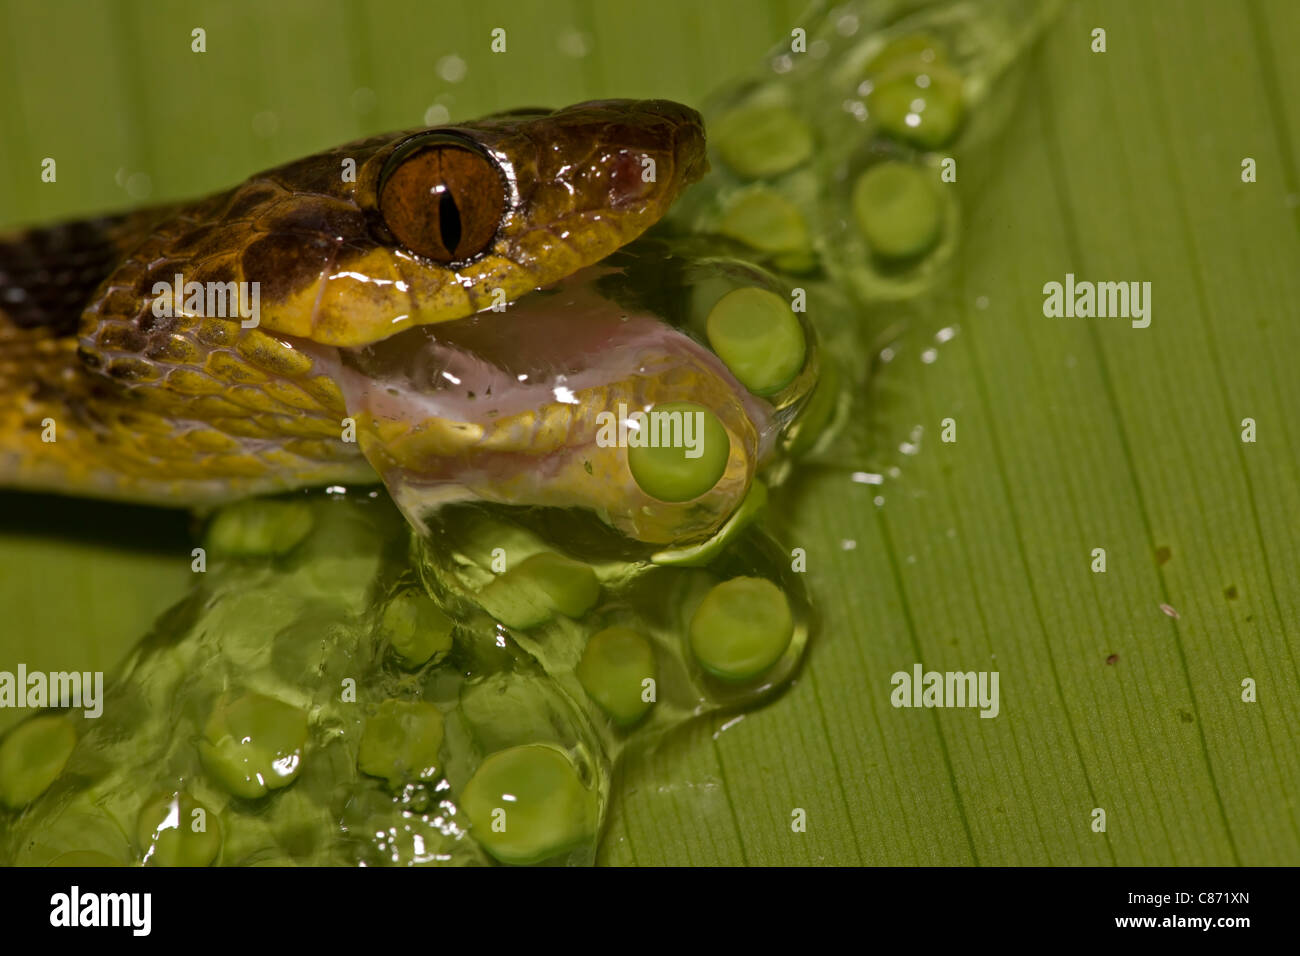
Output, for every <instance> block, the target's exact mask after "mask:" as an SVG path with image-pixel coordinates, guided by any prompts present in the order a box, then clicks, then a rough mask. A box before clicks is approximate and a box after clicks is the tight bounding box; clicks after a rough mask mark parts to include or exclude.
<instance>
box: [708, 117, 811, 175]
mask: <svg viewBox="0 0 1300 956" xmlns="http://www.w3.org/2000/svg"><path fill="white" fill-rule="evenodd" d="M713 141H714V144H715V145H716V146H717V149H718V155H719V156H721V157H722V161H723V162H724V163H726V164H727V165H728V166H729V167H731V169H732V170H733V171H734V172H735V173H736V174H737V175H739V176H742V177H744V178H746V179H758V178H760V177H763V176H776V175H779V174H781V173H785V172H789V171H790V170H791V169H794V168H795V167H796V166H798V165H800V164H801V163H804V162H806V161H807V160H808V158H809V157H810V156H812V152H813V134H812V128H811V127H810V126H809V125H808V124H807V123H806V122H805V121H804V119H803V118H802V117H801V116H799V114H798V113H796V112H795V111H794V110H792V109H790V108H789V107H786V106H776V105H762V104H750V105H747V106H739V107H736V108H735V109H733V110H731V111H730V112H728V113H726V114H724V115H723V116H722V117H721V118H720V119H719V120H718V121H717V124H716V126H715V129H714V132H713Z"/></svg>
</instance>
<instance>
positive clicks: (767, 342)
mask: <svg viewBox="0 0 1300 956" xmlns="http://www.w3.org/2000/svg"><path fill="white" fill-rule="evenodd" d="M706 328H707V332H708V337H709V345H710V347H712V349H713V351H714V352H716V353H717V355H718V358H720V359H722V361H723V362H724V363H726V366H727V368H729V369H730V370H731V374H733V375H735V376H736V378H738V379H739V380H740V383H741V384H742V385H744V386H745V387H746V388H747V389H749V390H750V391H751V392H753V393H754V394H755V395H764V396H766V395H773V394H775V393H776V392H779V391H781V389H783V388H785V386H787V385H789V384H790V382H791V381H792V380H793V379H794V377H795V376H796V375H798V374H799V370H800V369H802V368H803V363H804V359H805V358H806V357H807V354H808V345H807V340H806V339H805V338H804V333H803V327H802V326H801V325H800V324H799V320H798V319H797V318H796V317H795V314H794V312H793V311H791V309H790V303H789V302H787V301H786V300H785V299H782V298H781V297H780V296H779V295H777V294H776V293H775V292H769V291H768V290H767V289H759V288H745V289H735V290H733V291H731V292H728V293H727V294H726V295H724V296H723V297H722V298H721V299H719V300H718V302H717V304H716V305H714V306H713V309H712V310H711V311H710V312H709V317H708V320H707V322H706Z"/></svg>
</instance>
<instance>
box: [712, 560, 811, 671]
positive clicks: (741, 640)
mask: <svg viewBox="0 0 1300 956" xmlns="http://www.w3.org/2000/svg"><path fill="white" fill-rule="evenodd" d="M793 636H794V620H793V618H792V617H791V614H790V602H789V601H788V600H787V599H786V596H785V592H783V591H782V590H781V589H780V588H779V587H777V586H776V585H775V584H773V583H772V582H771V581H768V580H766V579H765V578H748V577H740V578H732V579H731V580H729V581H724V582H722V583H721V584H718V585H715V586H714V588H713V589H712V590H711V591H709V593H708V594H706V595H705V596H704V600H703V601H701V602H700V606H699V607H698V608H696V609H695V614H694V615H693V616H692V617H691V623H690V644H691V653H692V654H694V655H695V659H696V660H697V661H699V662H700V666H701V667H703V668H704V669H705V670H706V671H708V672H709V673H710V674H712V675H713V676H714V677H717V678H720V679H722V680H725V681H746V680H752V679H753V678H755V677H758V676H759V675H761V674H763V673H764V672H765V671H767V670H768V669H769V668H771V666H772V665H773V664H775V663H776V662H777V661H778V660H780V658H781V655H782V654H784V653H785V649H786V648H787V647H789V646H790V639H791V637H793Z"/></svg>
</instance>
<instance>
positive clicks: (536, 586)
mask: <svg viewBox="0 0 1300 956" xmlns="http://www.w3.org/2000/svg"><path fill="white" fill-rule="evenodd" d="M479 598H480V600H482V602H483V606H484V607H485V608H487V610H488V612H489V613H491V614H492V616H493V617H495V618H497V619H498V620H499V621H501V622H502V623H503V624H505V625H506V626H507V627H516V628H520V629H523V628H530V627H536V626H537V625H539V624H543V623H545V622H546V621H549V620H551V619H552V618H554V617H555V615H556V614H557V613H558V614H563V615H565V616H566V617H572V618H579V617H582V616H583V615H584V614H586V613H587V612H588V611H589V610H591V608H592V607H593V606H594V605H595V604H596V602H597V601H598V600H600V580H599V579H598V578H597V577H596V572H595V571H593V570H592V569H591V566H590V565H587V564H584V563H582V562H581V561H575V560H573V559H572V558H566V557H565V556H564V555H562V554H555V553H554V552H551V551H542V552H540V553H538V554H534V555H532V556H531V557H528V558H525V559H524V560H523V561H520V562H519V564H518V565H516V566H515V567H513V568H510V569H509V570H508V571H506V572H504V573H503V574H501V575H499V576H498V577H497V578H496V579H495V580H493V581H492V582H491V583H490V584H488V585H487V586H486V587H484V588H483V589H482V590H481V591H480V592H479Z"/></svg>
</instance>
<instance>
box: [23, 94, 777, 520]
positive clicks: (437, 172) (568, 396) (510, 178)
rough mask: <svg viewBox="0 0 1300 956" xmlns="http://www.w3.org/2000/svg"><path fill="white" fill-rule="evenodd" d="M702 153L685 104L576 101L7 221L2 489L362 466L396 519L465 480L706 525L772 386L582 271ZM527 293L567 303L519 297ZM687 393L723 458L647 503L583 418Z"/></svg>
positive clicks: (236, 482) (531, 499)
mask: <svg viewBox="0 0 1300 956" xmlns="http://www.w3.org/2000/svg"><path fill="white" fill-rule="evenodd" d="M707 165H708V163H707V159H706V151H705V137H704V127H703V123H702V121H701V119H700V116H699V114H698V113H697V112H696V111H694V110H693V109H690V108H688V107H686V106H682V105H679V104H677V103H673V102H670V101H666V100H642V101H633V100H603V101H592V102H586V103H580V104H577V105H574V106H571V107H568V108H565V109H560V110H555V111H544V110H515V111H511V112H508V113H502V114H497V115H494V116H490V117H487V118H484V119H481V120H478V121H474V122H464V123H458V124H455V125H446V126H440V127H432V128H424V129H416V130H406V131H402V132H398V133H393V134H386V135H380V136H373V137H369V138H366V139H361V140H358V141H356V142H351V143H347V144H344V145H341V146H338V147H336V148H333V149H330V150H326V151H324V152H321V153H318V154H316V155H313V156H309V157H307V158H304V159H300V160H297V161H294V162H291V163H288V164H286V165H283V166H280V167H278V168H275V169H271V170H269V171H266V172H262V173H259V174H257V175H254V176H252V177H250V178H249V179H247V180H246V181H244V182H243V183H241V184H240V185H238V186H236V187H235V188H233V189H230V190H227V191H223V192H220V193H217V194H215V195H212V196H209V197H206V198H203V199H201V200H198V201H195V202H189V203H178V204H171V205H163V206H156V207H150V208H146V209H142V210H138V211H135V212H131V213H128V214H125V215H119V216H112V217H101V218H94V219H84V220H78V221H74V222H70V223H63V224H60V225H56V226H52V227H46V228H40V229H32V230H26V231H23V232H19V233H16V234H11V235H7V236H5V237H4V238H3V239H0V394H5V395H7V396H9V397H10V400H9V401H8V402H7V403H5V408H4V409H3V411H0V485H4V486H8V487H13V488H20V489H28V490H40V491H46V492H57V493H62V494H69V495H82V496H91V497H97V498H106V499H112V500H118V501H130V502H146V503H150V504H161V505H166V506H175V507H204V506H215V505H219V504H221V503H224V502H228V501H231V500H235V499H239V498H243V497H247V496H250V495H263V494H274V493H278V492H288V491H292V490H294V489H300V488H304V487H308V486H331V485H349V484H353V483H364V482H376V481H378V480H379V479H380V478H381V477H382V478H383V480H384V481H385V482H387V483H388V485H389V488H390V490H391V491H392V492H393V495H394V498H395V500H397V502H398V504H399V505H401V506H402V507H403V510H405V511H407V513H408V515H409V516H410V517H411V518H412V521H413V522H416V523H418V522H419V521H420V518H419V515H420V513H421V511H422V509H427V508H428V507H431V506H435V505H437V504H438V503H441V502H445V501H450V500H459V499H463V498H478V499H486V500H492V501H501V502H505V503H508V504H519V505H558V506H582V507H588V508H592V509H594V510H596V511H598V512H599V513H600V514H601V515H602V517H604V518H605V519H606V521H607V522H608V523H609V524H611V525H613V526H615V527H616V528H618V529H619V530H621V531H622V532H624V533H625V534H627V535H629V536H631V537H633V538H635V539H638V540H642V541H652V542H661V543H662V542H669V541H680V540H683V539H689V538H691V537H699V536H702V535H707V534H709V533H711V532H712V531H713V530H715V529H716V528H717V526H718V524H719V523H720V521H721V520H722V519H723V518H724V517H725V516H726V514H727V513H729V512H730V511H731V510H733V509H734V506H735V504H736V503H737V502H738V501H739V500H741V499H742V498H743V496H744V494H745V493H746V491H747V489H748V487H749V485H750V482H751V480H752V477H753V473H754V469H755V465H756V462H757V460H758V458H759V457H760V455H761V453H762V451H763V449H762V444H763V435H762V434H761V431H762V421H763V420H764V417H765V416H764V409H765V408H767V407H768V406H767V405H766V404H765V403H763V402H758V401H757V400H755V399H754V397H753V396H750V395H748V394H747V393H746V392H745V390H744V389H743V388H741V387H740V386H738V384H737V383H736V381H735V380H734V378H733V377H732V376H730V375H729V374H728V372H727V369H726V368H725V367H724V366H723V365H722V364H721V363H719V362H718V361H717V359H716V358H715V357H713V356H712V355H711V354H710V353H709V352H708V350H707V349H706V348H704V347H702V346H700V345H699V344H697V343H695V342H693V341H691V340H690V339H689V338H688V337H687V336H684V335H680V334H677V333H673V332H671V330H669V331H665V330H664V329H663V328H662V323H660V322H658V321H657V320H655V319H652V318H651V317H648V316H637V315H629V314H627V311H626V310H625V309H621V308H619V307H618V305H617V304H616V303H612V302H610V301H608V300H606V299H603V298H601V297H599V296H597V295H594V294H593V293H592V292H591V288H592V286H593V283H592V281H591V279H592V278H593V276H594V275H595V273H593V272H592V270H593V269H596V268H597V267H598V264H599V263H601V262H602V260H605V259H606V258H607V257H608V256H610V254H611V253H613V252H615V251H616V250H618V249H620V248H621V247H624V246H626V245H627V244H628V243H630V242H632V241H633V240H635V239H636V238H637V237H638V236H641V235H642V234H643V233H644V232H646V230H647V229H649V228H650V227H651V226H653V225H654V224H655V223H656V222H658V221H659V220H660V219H661V218H662V217H663V216H664V214H665V213H666V212H667V210H668V209H669V208H670V206H671V205H672V203H673V202H674V200H675V199H676V198H677V197H678V196H679V195H680V194H681V193H682V192H683V190H684V189H686V187H687V186H689V185H690V184H692V183H694V182H695V181H697V180H698V179H699V178H700V177H701V176H702V175H703V173H704V171H705V170H706V169H707ZM566 283H567V285H566ZM539 289H540V290H546V289H549V290H552V292H554V291H555V290H557V289H559V290H565V289H567V290H568V291H567V292H566V293H565V296H567V297H565V296H562V297H561V298H562V300H563V301H556V300H555V297H554V296H553V295H552V296H551V297H550V298H549V299H547V300H546V301H545V302H541V303H538V304H531V300H530V293H534V292H535V291H536V290H539ZM194 290H197V294H193V293H194ZM246 290H247V291H246ZM240 296H243V298H240ZM250 302H251V303H254V304H255V306H256V311H257V314H256V315H255V316H251V313H250V312H249V309H248V305H249V303H250ZM241 303H242V305H243V311H242V312H241V311H240V309H239V308H238V307H237V306H239V305H240V304H241ZM516 305H519V306H520V307H519V308H516ZM507 306H508V307H509V308H506V307H507ZM574 316H578V317H579V318H578V319H576V320H575V318H574ZM250 319H251V320H250ZM489 339H490V340H491V341H488V340H489ZM570 340H576V343H575V341H570ZM575 352H576V353H578V354H580V355H585V356H587V357H589V358H592V362H591V363H589V364H595V365H596V366H597V367H595V368H592V367H588V366H586V365H584V364H583V362H581V361H579V362H578V363H577V364H575V363H574V361H573V357H572V356H573V353H575ZM416 357H418V359H419V361H415V358H416ZM520 362H522V363H524V364H526V365H527V367H528V368H529V369H530V370H531V380H530V373H529V372H517V371H514V367H515V365H518V364H519V363H520ZM512 363H514V364H512ZM601 363H603V364H604V365H606V366H609V367H608V368H601V367H599V366H600V365H601ZM506 366H510V367H511V370H512V371H511V374H507V371H506ZM456 369H459V370H460V374H457V373H456V372H455V371H453V370H456ZM465 376H468V378H467V379H466V378H465ZM463 379H464V380H463ZM565 382H568V383H569V384H568V385H565V384H563V383H565ZM452 383H454V384H452ZM557 383H559V384H558V385H557ZM685 399H690V400H692V401H696V402H700V403H702V404H704V405H705V406H707V407H709V408H711V409H713V410H714V411H715V412H716V413H717V414H718V415H719V417H720V418H721V420H722V421H723V423H724V424H725V426H726V428H727V432H728V436H729V442H730V453H729V460H728V462H727V464H726V467H725V471H724V474H723V475H722V477H721V479H720V480H719V481H718V482H717V483H716V485H715V486H714V488H713V489H711V490H710V491H709V492H708V493H706V494H705V495H703V496H699V497H698V498H697V500H693V501H690V502H686V503H679V502H665V501H660V500H657V499H655V498H653V497H651V496H649V495H647V494H646V493H645V492H643V491H641V490H640V488H639V487H638V486H637V484H636V482H635V481H634V480H633V478H632V476H631V474H630V472H629V469H628V466H627V463H626V460H625V459H626V455H625V454H623V451H624V450H623V449H619V448H603V447H600V446H599V445H598V444H597V442H596V441H595V440H594V439H595V437H596V432H595V421H596V416H598V415H599V413H600V412H601V411H602V410H605V411H609V410H612V409H615V408H617V407H618V406H619V405H620V403H621V404H622V405H623V406H624V407H633V408H649V407H652V406H653V405H654V404H656V403H660V402H666V401H681V400H685ZM756 422H757V423H758V424H757V425H756V424H755V423H756Z"/></svg>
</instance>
